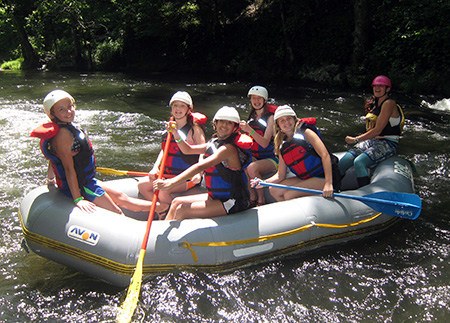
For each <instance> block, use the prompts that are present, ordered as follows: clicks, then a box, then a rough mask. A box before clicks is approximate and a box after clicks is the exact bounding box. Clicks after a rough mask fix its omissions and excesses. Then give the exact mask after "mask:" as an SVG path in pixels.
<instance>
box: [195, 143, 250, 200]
mask: <svg viewBox="0 0 450 323" xmlns="http://www.w3.org/2000/svg"><path fill="white" fill-rule="evenodd" d="M225 144H232V145H233V146H235V147H236V148H237V151H238V154H239V159H240V162H241V169H239V170H232V169H230V168H228V167H227V166H226V165H224V163H223V162H221V163H219V164H217V165H215V166H211V167H209V168H207V169H205V172H204V176H205V186H206V189H207V191H208V195H209V196H210V197H211V198H213V199H215V200H228V199H236V200H248V198H249V196H250V195H249V192H248V188H247V183H248V179H247V175H246V173H245V171H244V169H245V168H246V167H247V166H248V164H249V163H250V161H251V158H250V153H249V152H248V151H245V150H244V149H242V148H241V147H239V146H238V145H237V144H236V142H235V138H227V139H225V140H219V139H218V138H213V139H211V140H210V141H209V143H208V147H207V148H206V151H205V154H204V158H208V157H210V156H211V155H213V154H214V153H216V152H217V150H218V149H219V147H220V146H222V145H225Z"/></svg>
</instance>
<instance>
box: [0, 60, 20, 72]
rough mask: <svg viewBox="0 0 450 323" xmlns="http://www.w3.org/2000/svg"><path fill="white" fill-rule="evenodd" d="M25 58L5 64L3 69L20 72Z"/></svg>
mask: <svg viewBox="0 0 450 323" xmlns="http://www.w3.org/2000/svg"><path fill="white" fill-rule="evenodd" d="M22 63H23V58H18V59H16V60H13V61H9V62H3V64H2V66H1V68H2V69H3V70H20V69H21V68H22Z"/></svg>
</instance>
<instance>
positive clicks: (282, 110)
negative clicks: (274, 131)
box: [273, 105, 297, 121]
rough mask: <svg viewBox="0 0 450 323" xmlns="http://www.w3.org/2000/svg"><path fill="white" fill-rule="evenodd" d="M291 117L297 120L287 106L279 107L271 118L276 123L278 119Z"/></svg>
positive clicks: (293, 112)
mask: <svg viewBox="0 0 450 323" xmlns="http://www.w3.org/2000/svg"><path fill="white" fill-rule="evenodd" d="M287 116H292V117H295V118H297V115H296V114H295V111H294V110H293V109H292V108H291V107H290V106H288V105H280V106H279V107H278V108H277V109H276V110H275V114H274V116H273V119H274V121H277V119H278V118H281V117H287Z"/></svg>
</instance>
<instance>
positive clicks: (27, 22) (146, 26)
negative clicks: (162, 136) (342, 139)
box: [0, 0, 450, 95]
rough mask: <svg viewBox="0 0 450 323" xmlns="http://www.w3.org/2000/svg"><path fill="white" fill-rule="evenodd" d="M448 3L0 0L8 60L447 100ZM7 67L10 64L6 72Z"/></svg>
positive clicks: (1, 40) (1, 58) (1, 56)
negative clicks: (388, 85)
mask: <svg viewBox="0 0 450 323" xmlns="http://www.w3.org/2000/svg"><path fill="white" fill-rule="evenodd" d="M449 17H450V1H448V0H445V1H444V0H396V1H395V0H371V1H369V0H191V1H179V0H173V1H163V0H122V1H119V0H78V1H68V0H0V44H1V47H0V62H8V61H13V60H18V61H19V62H20V63H21V68H22V69H51V70H68V69H70V70H78V71H127V72H137V71H139V72H179V73H196V74H217V75H229V76H232V77H237V78H241V79H251V80H252V81H253V82H255V81H258V80H260V81H261V82H263V81H267V80H271V79H272V80H284V81H290V80H295V81H306V82H316V83H317V84H323V85H325V86H341V87H347V88H360V87H362V86H364V87H367V84H370V83H369V82H370V81H371V80H372V78H373V77H374V76H376V75H378V74H385V75H388V76H389V77H390V78H391V79H392V81H393V83H394V86H395V88H396V89H400V90H402V91H405V92H410V93H413V92H417V93H432V94H439V95H449V94H450V84H449V80H450V23H449V21H448V19H449ZM7 67H8V65H7V64H3V68H7Z"/></svg>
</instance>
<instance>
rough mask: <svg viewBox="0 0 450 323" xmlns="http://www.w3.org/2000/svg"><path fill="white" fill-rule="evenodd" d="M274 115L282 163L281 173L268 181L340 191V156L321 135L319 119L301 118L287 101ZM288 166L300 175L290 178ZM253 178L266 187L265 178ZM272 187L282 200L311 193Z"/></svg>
mask: <svg viewBox="0 0 450 323" xmlns="http://www.w3.org/2000/svg"><path fill="white" fill-rule="evenodd" d="M274 119H275V128H276V134H275V140H274V143H275V154H276V155H277V156H279V157H280V158H279V159H280V163H279V166H278V171H277V173H276V174H275V175H273V176H272V177H270V178H268V179H267V180H266V182H267V183H274V184H282V185H288V186H295V187H301V188H308V189H315V190H322V191H323V193H322V195H323V196H324V197H332V196H333V191H335V190H336V191H338V190H339V188H340V184H341V181H340V179H341V177H340V175H339V170H338V166H337V163H338V159H337V157H336V156H334V155H333V154H330V153H329V152H328V149H327V148H326V146H325V144H324V143H323V141H322V139H321V138H320V133H319V130H318V129H317V128H316V127H315V126H314V125H313V124H315V119H314V118H307V119H304V120H303V119H299V118H297V115H296V114H295V111H294V110H293V109H292V108H291V107H289V106H287V105H282V106H279V107H278V108H277V110H276V111H275V116H274ZM311 119H313V120H311ZM287 168H289V170H290V171H291V172H292V173H294V174H295V175H296V176H295V177H290V178H286V173H287ZM250 182H251V185H252V186H255V185H256V188H258V189H261V188H262V186H261V185H258V184H259V182H261V179H259V178H255V179H252V180H251V181H250ZM269 190H270V194H271V195H272V196H273V197H274V198H275V200H276V201H278V202H280V201H286V200H290V199H293V198H297V197H301V196H305V195H310V194H309V193H305V192H301V191H294V190H288V189H281V188H275V187H270V188H269Z"/></svg>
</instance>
